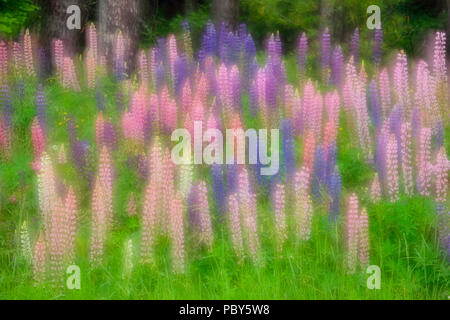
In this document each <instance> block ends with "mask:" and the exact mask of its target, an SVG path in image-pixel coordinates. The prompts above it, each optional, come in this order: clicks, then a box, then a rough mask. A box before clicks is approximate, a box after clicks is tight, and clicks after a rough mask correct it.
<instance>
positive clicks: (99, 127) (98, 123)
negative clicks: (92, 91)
mask: <svg viewBox="0 0 450 320" xmlns="http://www.w3.org/2000/svg"><path fill="white" fill-rule="evenodd" d="M104 137H105V121H104V120H103V112H102V111H100V112H99V114H98V116H97V119H96V120H95V140H96V142H97V146H98V147H99V148H101V147H102V146H103V141H104Z"/></svg>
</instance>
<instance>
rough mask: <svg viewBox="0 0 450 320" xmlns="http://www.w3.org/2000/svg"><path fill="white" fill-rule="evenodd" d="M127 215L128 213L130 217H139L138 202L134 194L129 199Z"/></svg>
mask: <svg viewBox="0 0 450 320" xmlns="http://www.w3.org/2000/svg"><path fill="white" fill-rule="evenodd" d="M127 213H128V216H129V217H131V216H135V215H137V210H136V201H135V200H134V194H133V193H132V194H131V195H130V197H129V198H128V204H127Z"/></svg>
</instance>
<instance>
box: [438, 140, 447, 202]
mask: <svg viewBox="0 0 450 320" xmlns="http://www.w3.org/2000/svg"><path fill="white" fill-rule="evenodd" d="M434 171H435V175H436V201H438V202H445V201H446V200H447V189H448V171H449V161H448V159H447V155H446V153H445V148H444V147H442V148H441V149H440V150H439V152H438V153H437V156H436V164H435V166H434Z"/></svg>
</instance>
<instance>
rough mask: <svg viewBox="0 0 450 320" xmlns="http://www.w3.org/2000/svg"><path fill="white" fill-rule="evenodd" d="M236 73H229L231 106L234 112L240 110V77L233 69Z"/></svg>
mask: <svg viewBox="0 0 450 320" xmlns="http://www.w3.org/2000/svg"><path fill="white" fill-rule="evenodd" d="M232 70H233V69H232ZM235 70H236V71H237V72H231V74H230V78H231V79H230V80H231V96H232V101H233V106H234V108H235V110H240V107H241V104H242V103H241V99H242V94H241V77H240V76H239V71H238V69H237V68H235Z"/></svg>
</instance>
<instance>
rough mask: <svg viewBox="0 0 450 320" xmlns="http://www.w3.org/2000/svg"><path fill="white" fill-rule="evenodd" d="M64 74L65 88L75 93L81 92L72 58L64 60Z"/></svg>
mask: <svg viewBox="0 0 450 320" xmlns="http://www.w3.org/2000/svg"><path fill="white" fill-rule="evenodd" d="M62 72H63V87H64V88H71V89H73V90H75V91H80V85H79V84H78V79H77V74H76V72H75V66H74V64H73V60H72V59H71V58H70V57H65V58H64V66H63V71H62Z"/></svg>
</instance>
